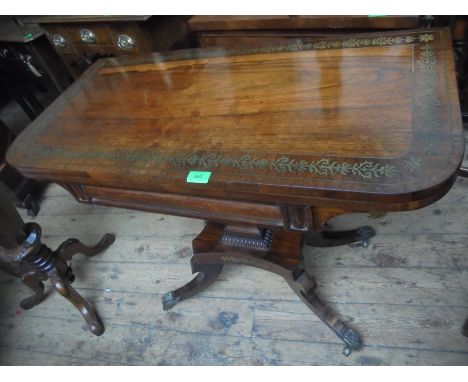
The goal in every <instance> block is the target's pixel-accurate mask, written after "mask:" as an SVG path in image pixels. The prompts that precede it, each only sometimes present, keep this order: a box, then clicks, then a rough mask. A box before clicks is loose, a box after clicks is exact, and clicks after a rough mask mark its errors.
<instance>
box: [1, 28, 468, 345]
mask: <svg viewBox="0 0 468 382" xmlns="http://www.w3.org/2000/svg"><path fill="white" fill-rule="evenodd" d="M452 55H453V53H452V48H451V42H450V35H449V31H448V30H447V29H431V30H419V31H401V32H392V33H378V34H365V35H355V36H352V37H346V38H330V39H324V40H321V41H304V40H297V41H295V42H294V43H290V44H287V45H277V46H269V47H261V48H245V49H238V50H229V51H228V50H224V49H194V50H186V51H178V52H171V53H167V54H159V53H154V54H151V55H146V56H141V57H137V58H109V59H105V60H100V61H98V62H97V63H95V64H94V65H93V66H92V67H91V68H90V69H89V70H88V71H87V72H86V73H85V74H84V75H83V76H82V77H81V78H80V79H79V80H78V81H77V82H76V83H74V84H73V85H72V86H71V87H70V88H69V89H68V90H67V91H66V92H65V93H64V94H63V95H62V96H61V97H60V98H59V99H57V100H56V102H55V103H54V104H53V105H51V106H50V107H49V108H48V109H47V110H46V111H45V112H44V113H43V114H42V115H41V116H40V117H39V118H38V119H36V120H35V121H34V122H33V123H32V124H31V125H30V126H29V127H28V128H27V130H26V131H25V132H24V133H23V134H22V135H21V136H20V137H19V138H18V139H17V140H16V142H15V143H14V144H13V146H12V147H11V149H10V150H9V152H8V156H7V160H8V162H9V163H10V164H11V165H13V166H14V167H16V168H17V169H18V170H19V171H20V172H21V173H22V174H23V175H25V176H27V177H30V178H34V179H42V180H46V181H51V182H56V183H58V184H60V185H62V186H63V187H65V188H66V189H67V190H69V192H70V193H71V194H72V195H73V196H74V197H75V198H76V199H77V200H78V201H80V202H85V203H94V204H104V205H108V206H116V207H124V208H131V209H137V210H145V211H154V212H159V213H166V214H174V215H180V216H188V217H194V218H199V219H205V220H207V224H206V226H205V229H204V230H203V232H202V233H201V234H200V235H199V236H198V237H197V238H196V239H195V240H194V241H193V252H194V256H193V258H192V260H191V264H192V271H193V273H198V274H197V275H196V277H195V279H194V280H193V281H191V282H190V283H188V284H187V285H185V286H183V287H181V288H179V289H177V290H175V291H172V292H169V293H166V294H165V295H164V297H163V306H164V309H166V310H167V309H169V308H171V307H172V306H174V305H175V304H176V303H178V302H179V301H181V300H183V299H185V298H187V297H190V296H192V295H194V294H195V293H197V292H199V291H200V290H202V289H204V288H205V287H207V286H208V285H209V284H211V283H212V282H213V281H214V280H215V279H216V277H217V276H218V275H219V273H220V272H221V269H222V267H223V264H224V263H242V264H247V265H251V266H255V267H260V268H263V269H267V270H270V271H272V272H275V273H277V274H280V275H282V276H283V277H284V278H285V279H286V280H287V282H288V283H289V285H290V286H291V287H292V289H293V290H294V291H295V292H296V293H297V294H298V295H299V297H300V298H301V299H302V300H303V301H304V302H305V303H306V304H307V305H308V306H309V307H310V308H311V309H312V310H313V311H314V312H315V313H316V314H317V315H318V316H319V317H320V318H321V319H322V320H323V321H324V322H325V323H326V324H327V325H328V326H329V327H330V328H331V329H332V330H334V331H335V333H336V334H337V335H338V336H339V337H340V338H341V339H342V340H343V341H344V343H345V345H346V347H345V350H344V352H345V354H349V353H350V352H351V351H352V350H357V349H359V348H360V347H361V346H362V343H361V340H360V338H359V336H358V335H357V333H356V332H355V331H354V330H352V329H350V328H348V327H347V326H346V325H345V324H344V323H342V322H341V321H340V320H339V319H338V317H337V316H336V315H335V314H334V313H332V312H331V311H330V310H329V309H328V308H327V307H326V306H325V305H324V304H323V303H322V302H321V301H320V300H319V298H318V297H317V295H316V294H315V293H314V287H315V283H314V280H313V277H312V276H311V275H310V274H309V273H308V272H307V271H306V269H305V267H304V263H303V255H302V246H303V245H304V244H309V245H313V246H333V245H341V244H346V243H352V242H357V241H363V242H364V243H365V242H366V240H367V239H368V238H369V237H371V236H372V235H373V234H374V231H373V229H372V228H371V227H360V228H357V229H356V230H352V231H345V232H336V231H328V230H326V227H325V225H326V222H327V220H329V219H331V218H332V217H335V216H337V215H340V214H345V213H351V212H366V211H406V210H413V209H417V208H421V207H424V206H426V205H428V204H430V203H433V202H435V201H436V200H438V199H439V198H441V197H442V196H443V195H444V194H445V193H447V191H448V190H449V189H450V188H451V186H452V184H453V182H454V180H455V178H456V174H457V170H458V167H459V165H460V163H461V161H462V157H463V150H464V139H463V132H462V124H461V118H460V111H459V104H458V95H457V88H456V82H455V73H454V65H453V57H452ZM155 229H157V227H155ZM408 255H409V256H411V254H408ZM148 271H149V272H150V270H148Z"/></svg>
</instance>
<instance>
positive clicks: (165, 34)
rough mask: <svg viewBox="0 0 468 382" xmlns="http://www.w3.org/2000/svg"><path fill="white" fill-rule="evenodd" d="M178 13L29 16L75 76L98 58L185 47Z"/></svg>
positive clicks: (185, 37) (183, 25) (25, 20)
mask: <svg viewBox="0 0 468 382" xmlns="http://www.w3.org/2000/svg"><path fill="white" fill-rule="evenodd" d="M185 19H186V18H185V17H182V16H29V17H26V18H24V19H23V21H24V23H26V24H27V23H31V22H32V23H39V25H40V26H41V27H43V28H44V29H45V30H46V31H47V35H48V37H49V39H50V42H51V43H52V44H53V46H54V48H55V50H56V51H57V53H58V54H59V55H60V57H61V58H62V60H63V62H64V63H65V65H66V66H67V68H68V70H69V71H70V73H72V75H73V77H74V78H77V77H79V76H80V75H81V73H83V72H84V71H85V70H86V69H87V68H88V67H89V66H90V65H91V64H92V63H93V62H95V61H96V60H97V59H99V58H102V57H118V56H122V55H132V56H134V55H139V54H142V53H148V52H154V51H166V50H170V49H173V48H183V47H188V45H187V41H186V39H187V37H188V30H187V27H186V25H185Z"/></svg>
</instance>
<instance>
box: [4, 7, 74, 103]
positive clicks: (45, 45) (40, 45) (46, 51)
mask: <svg viewBox="0 0 468 382" xmlns="http://www.w3.org/2000/svg"><path fill="white" fill-rule="evenodd" d="M0 60H2V61H3V62H4V63H10V64H11V65H12V66H13V65H14V66H15V67H16V75H17V76H18V75H20V74H21V75H22V77H23V78H24V79H25V81H26V82H27V83H28V84H29V87H30V89H31V91H32V92H34V91H36V92H37V91H40V92H42V93H46V92H50V93H51V95H52V96H53V97H52V99H53V98H55V97H57V96H58V95H59V94H60V93H62V92H63V91H64V90H65V89H66V88H67V87H68V86H69V85H70V84H71V82H72V81H73V80H72V78H71V76H70V74H69V73H68V71H67V69H66V67H65V66H64V64H63V63H62V61H61V60H60V57H59V56H58V54H57V53H56V52H55V50H54V48H53V47H52V45H51V44H50V43H49V41H48V39H47V37H46V35H45V32H44V30H43V29H41V28H40V27H39V25H38V24H35V23H30V24H26V25H23V24H22V23H21V21H20V20H19V19H18V18H15V17H9V16H1V17H0ZM47 104H48V103H47Z"/></svg>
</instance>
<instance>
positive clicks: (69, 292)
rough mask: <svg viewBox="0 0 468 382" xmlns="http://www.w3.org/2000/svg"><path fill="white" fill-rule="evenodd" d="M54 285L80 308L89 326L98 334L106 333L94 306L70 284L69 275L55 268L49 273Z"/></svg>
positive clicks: (92, 331)
mask: <svg viewBox="0 0 468 382" xmlns="http://www.w3.org/2000/svg"><path fill="white" fill-rule="evenodd" d="M49 280H50V282H51V283H52V285H53V287H54V288H55V289H56V290H57V292H59V293H60V294H61V295H62V296H63V297H65V298H66V299H67V300H68V301H70V302H71V303H72V304H73V305H74V306H75V307H76V309H78V310H79V312H80V313H81V315H82V316H83V318H84V319H85V321H86V323H87V324H88V328H89V330H90V331H91V333H93V334H94V335H96V336H100V335H101V334H103V333H104V326H103V325H102V323H101V320H100V319H99V317H98V316H97V314H96V312H95V311H94V309H93V307H92V306H91V305H90V304H89V303H88V302H87V301H86V300H85V299H84V298H83V297H82V296H81V295H80V294H79V293H78V292H77V291H76V290H75V289H74V288H73V287H72V286H71V285H70V281H69V279H68V277H67V276H66V275H65V274H63V272H60V271H58V270H57V269H55V270H54V271H52V273H50V274H49Z"/></svg>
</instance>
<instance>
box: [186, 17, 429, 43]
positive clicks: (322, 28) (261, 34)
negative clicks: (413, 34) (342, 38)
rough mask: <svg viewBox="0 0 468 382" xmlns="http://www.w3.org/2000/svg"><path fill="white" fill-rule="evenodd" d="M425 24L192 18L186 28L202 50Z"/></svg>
mask: <svg viewBox="0 0 468 382" xmlns="http://www.w3.org/2000/svg"><path fill="white" fill-rule="evenodd" d="M424 22H425V20H420V18H419V16H379V17H373V16H194V17H192V18H191V19H190V20H189V21H188V26H189V28H190V31H192V32H194V33H196V36H197V38H198V41H199V44H200V46H202V47H210V46H223V47H232V46H260V45H268V44H276V43H280V42H287V41H294V40H296V39H299V38H303V39H308V40H311V39H318V38H323V37H326V36H337V35H344V34H349V33H359V32H372V31H374V32H375V31H379V30H391V29H411V28H417V27H419V26H421V25H422V24H424Z"/></svg>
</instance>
